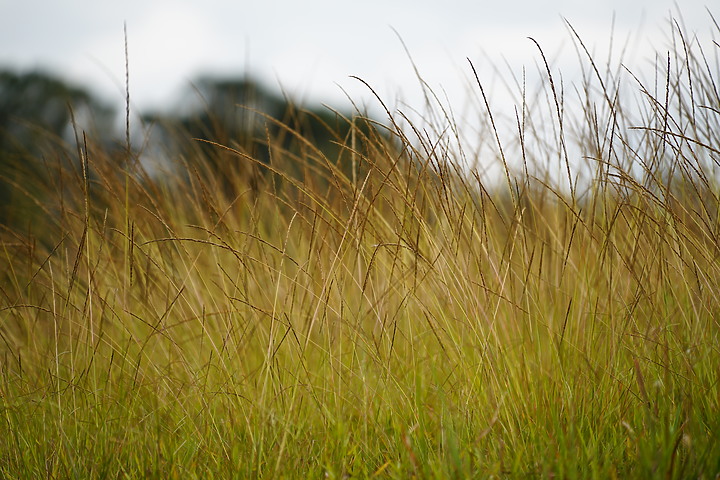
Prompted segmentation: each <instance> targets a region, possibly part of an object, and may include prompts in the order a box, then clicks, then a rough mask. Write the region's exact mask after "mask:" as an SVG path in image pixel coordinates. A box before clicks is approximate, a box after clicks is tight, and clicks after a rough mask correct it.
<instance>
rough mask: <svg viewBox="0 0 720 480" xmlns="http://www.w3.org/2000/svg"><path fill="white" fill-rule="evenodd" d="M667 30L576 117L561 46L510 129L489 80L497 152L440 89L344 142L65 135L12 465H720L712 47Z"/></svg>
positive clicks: (235, 469)
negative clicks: (257, 146) (113, 146)
mask: <svg viewBox="0 0 720 480" xmlns="http://www.w3.org/2000/svg"><path fill="white" fill-rule="evenodd" d="M672 34H673V35H674V37H673V38H676V39H678V44H677V48H676V50H675V51H674V52H671V54H670V55H669V56H668V57H667V58H666V59H664V60H663V57H662V55H664V54H659V58H660V60H662V61H659V62H658V63H657V70H656V78H657V79H659V82H657V81H656V83H655V85H653V86H652V88H651V87H650V86H646V85H645V84H643V83H642V82H641V80H639V79H637V78H634V77H633V76H632V74H630V73H629V72H628V71H626V70H623V69H620V68H616V69H612V68H610V66H609V65H608V67H607V68H600V67H598V66H597V65H596V64H595V63H594V60H593V59H592V58H591V57H589V56H587V57H585V58H586V59H585V62H586V63H585V64H583V65H584V68H586V73H587V76H585V79H584V83H583V84H581V85H580V86H579V87H577V88H575V90H574V92H573V93H574V95H576V96H577V100H578V102H577V103H578V104H579V105H580V107H579V108H577V109H575V110H573V109H571V108H570V107H569V105H570V104H571V103H572V102H571V99H570V98H566V97H565V94H564V93H563V92H564V91H565V90H566V89H565V88H561V87H562V85H561V84H560V82H559V80H558V79H557V78H554V77H553V72H552V69H551V68H550V67H549V66H547V63H543V62H542V60H544V55H543V54H542V50H541V51H540V53H541V56H540V58H541V62H540V65H541V69H545V68H546V73H547V75H546V81H545V82H544V83H543V84H542V85H540V86H539V92H540V94H539V95H532V96H531V95H528V94H527V92H525V91H521V92H520V96H521V98H522V105H518V108H517V110H516V117H515V118H511V119H510V121H509V124H508V125H509V126H510V128H507V129H506V128H505V127H504V125H505V124H504V123H503V121H504V120H503V119H502V118H501V117H500V116H499V115H497V114H494V113H493V111H492V110H491V109H490V108H489V106H488V103H489V102H487V99H484V96H485V90H484V89H483V85H482V82H481V81H480V80H479V78H478V80H477V85H478V88H477V93H478V101H479V103H478V112H479V113H480V114H481V115H483V117H482V118H483V122H485V126H486V134H487V135H488V136H487V139H486V142H487V143H488V144H489V145H490V147H491V148H490V151H491V152H492V153H491V154H487V153H485V154H483V155H484V156H483V157H482V158H481V157H479V156H478V157H473V156H472V154H471V153H469V152H471V151H472V149H470V148H467V149H463V148H461V147H462V146H463V144H462V140H461V139H460V137H459V136H455V135H454V132H455V131H459V130H460V129H461V128H462V125H458V123H457V120H455V119H454V117H453V116H452V114H451V113H450V111H449V109H447V108H446V107H445V106H444V105H442V104H441V103H439V102H437V103H436V104H432V105H431V106H432V107H433V108H434V109H435V110H434V111H433V112H431V113H429V114H428V115H427V118H432V119H433V122H434V123H429V124H424V123H423V121H415V122H412V121H410V120H409V119H408V117H406V116H404V115H403V114H402V113H401V112H398V113H395V112H390V111H388V114H389V117H388V121H387V122H386V125H381V124H378V123H376V122H373V121H371V120H369V119H363V118H362V117H361V116H356V117H354V118H352V119H346V120H347V125H348V129H347V130H346V131H347V132H349V133H348V134H347V135H346V136H345V137H343V138H337V139H336V140H337V143H338V144H339V147H340V148H338V149H337V151H334V153H333V155H334V156H331V157H328V156H327V154H326V153H325V152H323V151H322V150H320V149H318V148H313V144H312V142H310V141H308V140H306V139H305V138H304V137H303V136H302V134H301V133H300V132H298V131H297V130H295V129H294V128H293V127H291V126H290V125H286V128H284V129H283V131H282V135H283V141H282V142H275V139H274V138H271V137H269V138H266V139H265V141H267V143H268V151H269V152H270V161H269V162H265V161H261V160H258V159H255V158H253V157H252V156H250V155H248V154H246V153H244V152H243V151H241V150H234V149H233V148H232V147H231V146H222V145H218V144H213V143H212V142H197V143H195V149H194V150H188V151H186V152H184V153H182V154H177V156H176V157H175V158H174V164H173V165H174V166H173V168H168V169H167V170H165V171H164V172H162V173H159V172H155V174H153V175H150V174H148V173H147V172H145V171H144V170H143V168H144V166H143V164H142V163H138V162H135V163H133V162H127V163H125V162H120V163H119V162H118V159H117V158H113V157H112V156H110V155H108V154H106V153H105V152H104V151H103V149H102V148H99V147H95V146H93V144H92V140H91V139H86V140H85V141H82V140H80V141H79V147H78V148H77V149H72V148H68V149H67V150H66V151H64V150H62V149H60V148H58V150H56V151H55V156H54V157H53V156H52V155H48V156H46V157H45V159H44V162H43V165H44V169H45V170H44V178H43V179H41V180H42V181H41V180H40V179H32V181H33V182H37V184H40V185H43V186H44V188H45V189H46V191H45V193H44V195H46V196H53V197H43V198H53V199H54V200H53V201H52V202H45V201H44V200H43V201H42V202H40V201H39V200H38V202H36V203H37V204H38V206H39V208H40V209H41V211H42V214H41V215H39V216H38V218H36V219H35V220H34V223H33V227H32V228H31V229H30V231H29V232H26V231H9V230H6V231H4V232H3V233H2V264H3V268H1V269H0V272H2V273H0V276H1V280H0V295H1V298H2V303H1V304H0V305H2V306H1V307H0V319H2V322H1V323H0V336H1V338H2V342H1V345H2V347H0V348H1V353H2V355H1V356H0V358H1V360H0V361H1V362H2V363H1V366H2V370H1V372H2V373H1V375H0V379H1V380H2V383H1V384H0V405H1V406H2V409H1V411H2V419H3V421H2V423H1V425H2V426H1V427H0V434H1V435H2V437H3V438H4V439H5V441H3V442H0V472H1V474H2V475H3V476H5V477H8V478H26V477H33V478H34V477H40V476H44V477H53V478H54V477H62V478H66V477H91V478H109V477H123V478H144V477H148V478H214V477H217V478H228V477H231V478H232V477H234V478H247V477H264V478H278V477H279V478H283V477H299V478H318V477H325V478H355V477H357V478H369V477H385V478H408V477H413V476H414V477H419V478H486V477H491V476H501V477H504V476H531V477H535V476H542V477H555V476H557V477H562V478H609V477H610V478H612V477H616V478H628V477H635V478H659V477H663V478H685V477H703V478H711V477H714V476H715V475H716V474H717V473H718V472H720V461H719V460H718V459H720V445H719V444H718V432H719V431H720V429H719V428H718V427H719V426H720V425H718V422H719V420H718V418H720V417H719V416H718V411H719V402H720V390H719V387H718V359H719V356H718V345H719V344H720V343H719V342H718V331H719V330H718V322H717V318H719V317H720V311H719V306H720V301H719V299H718V292H717V285H718V282H719V280H720V269H719V268H720V267H719V264H718V260H717V259H718V247H719V245H718V238H719V237H718V198H719V197H718V195H719V189H718V175H717V167H718V156H719V155H720V142H719V141H718V135H719V134H720V133H719V132H720V128H718V127H720V121H718V120H719V118H720V96H719V95H718V91H717V87H716V84H715V81H716V80H715V79H716V78H718V73H719V72H718V64H717V62H716V61H715V59H716V56H715V55H716V52H717V50H716V49H717V43H714V44H710V45H709V46H704V47H703V46H702V45H701V44H700V43H698V40H697V39H695V38H693V39H690V38H686V37H685V36H683V32H682V31H681V30H680V29H679V28H676V29H674V30H673V32H672ZM574 40H575V42H576V45H577V46H578V51H580V52H582V51H583V49H584V45H583V44H582V41H581V40H580V38H579V37H575V39H574ZM703 48H709V49H712V53H711V52H710V51H709V50H703ZM471 67H472V65H471ZM471 70H472V71H474V67H472V68H471ZM601 70H602V71H605V72H606V73H600V72H601ZM429 93H432V92H429ZM430 98H435V97H432V95H431V96H430ZM630 99H631V100H632V101H633V103H628V100H630ZM486 106H487V108H486ZM513 129H514V133H513ZM288 137H290V138H292V139H294V140H293V142H295V143H291V144H288V141H287V138H288ZM288 145H290V146H288ZM208 146H212V147H213V148H212V149H208V148H207V147H208ZM484 151H485V152H487V151H488V150H484ZM208 152H210V153H208ZM213 152H214V153H213ZM208 155H217V158H212V159H208V158H206V157H207V156H208ZM478 155H479V154H478ZM68 157H70V158H74V161H73V162H67V161H61V160H62V159H66V158H68ZM75 157H77V158H75ZM54 158H56V159H57V161H56V162H55V161H53V159H54ZM232 162H235V163H232ZM488 162H494V163H497V164H498V165H502V169H501V172H502V173H501V175H500V176H499V179H495V178H490V177H488V176H487V175H485V174H483V173H482V169H481V167H482V166H483V165H484V164H487V163H488ZM248 165H252V166H253V168H256V169H257V170H258V171H259V172H261V173H260V174H259V175H258V176H254V177H251V176H249V175H248V174H247V168H245V166H248ZM461 165H470V166H473V165H474V167H467V168H466V167H462V166H461ZM238 166H243V167H242V168H240V167H238ZM126 169H127V170H126ZM287 172H293V173H292V174H289V173H287ZM297 172H303V174H302V175H299V174H298V173H297ZM28 181H30V180H28ZM126 188H127V198H129V199H130V201H129V202H126V200H125V199H126ZM28 193H29V192H28ZM29 195H31V196H32V194H30V193H29ZM38 198H39V197H38Z"/></svg>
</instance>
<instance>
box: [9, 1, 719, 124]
mask: <svg viewBox="0 0 720 480" xmlns="http://www.w3.org/2000/svg"><path fill="white" fill-rule="evenodd" d="M0 5H2V6H1V7H0V67H2V68H6V69H7V68H10V69H13V70H16V71H18V70H19V71H28V70H33V69H37V68H42V69H43V70H45V71H49V72H52V73H53V74H58V75H60V76H62V78H64V79H67V80H68V81H71V82H73V83H74V84H79V85H82V86H84V87H87V88H89V89H91V90H92V91H93V92H94V93H95V94H97V95H98V96H100V97H101V98H103V99H105V100H106V101H108V102H110V103H112V104H114V105H119V106H120V107H122V104H123V102H124V71H125V59H124V45H123V43H124V38H123V23H124V22H126V24H127V33H128V42H129V55H130V58H129V59H130V88H131V97H132V98H131V100H132V103H133V106H134V108H136V109H137V110H138V111H141V110H158V109H162V108H168V107H169V106H174V105H176V104H177V103H180V102H183V101H184V100H183V95H184V94H186V92H187V86H188V84H189V83H190V82H191V81H193V80H194V79H196V78H198V77H199V76H202V75H221V76H226V77H227V76H233V75H236V76H242V75H252V77H253V78H255V79H258V80H259V81H260V82H262V83H263V84H265V85H268V86H270V87H272V88H274V89H276V90H278V91H279V90H280V89H282V90H283V91H284V92H286V93H288V94H290V95H292V96H293V98H295V99H296V100H298V101H301V102H308V103H313V104H318V103H328V104H332V105H334V106H338V107H339V108H342V107H344V106H345V105H347V104H348V100H347V96H350V97H351V98H352V99H353V100H355V101H356V102H359V103H362V104H366V105H367V106H368V107H369V108H370V109H375V108H376V106H377V105H376V104H375V103H374V102H373V101H372V100H371V95H370V93H369V92H368V90H367V88H366V87H364V86H363V85H361V84H360V83H359V82H358V81H356V80H354V79H352V78H350V75H356V76H359V77H361V78H363V79H364V80H366V81H367V82H368V83H369V84H370V85H372V86H373V88H374V89H375V90H376V91H377V92H378V93H379V94H380V95H381V96H382V98H383V99H384V100H386V101H387V102H388V103H390V104H394V103H398V102H400V101H404V102H406V103H407V104H410V105H413V106H416V107H417V106H418V103H420V102H421V101H422V93H421V90H420V88H419V86H418V82H417V80H416V77H415V73H414V70H413V67H412V65H411V62H410V60H409V57H408V54H407V53H406V51H405V48H404V47H403V42H404V44H405V46H406V47H407V50H408V51H409V53H410V55H411V56H412V59H413V60H414V62H415V64H416V65H417V67H418V69H419V71H420V73H421V75H422V77H423V79H424V80H425V81H427V82H428V84H429V85H430V86H431V87H433V88H437V89H444V90H445V91H446V92H447V95H448V97H449V99H450V101H451V102H453V103H456V104H458V105H461V104H462V103H463V101H464V98H465V97H464V96H465V94H466V90H467V84H468V79H469V78H470V75H469V74H470V71H469V68H468V64H467V61H466V58H470V59H472V60H473V62H474V63H475V65H476V67H477V68H478V70H479V71H480V73H481V75H489V72H491V71H493V70H495V69H499V70H503V69H504V70H507V69H508V68H510V69H511V70H512V71H513V74H515V75H519V73H518V72H519V71H520V69H521V67H522V66H523V65H524V66H526V67H529V70H532V68H530V67H532V65H534V64H535V63H536V62H537V61H538V52H537V49H536V47H535V46H534V45H533V44H532V43H531V42H530V41H529V40H528V39H527V37H529V36H531V37H533V38H535V39H536V40H537V41H538V42H539V43H540V44H541V45H542V46H543V48H544V50H545V51H546V53H547V55H548V57H549V58H550V59H551V61H552V62H553V65H554V66H556V67H557V68H558V69H561V70H562V71H563V72H564V73H565V76H566V78H567V79H571V76H572V72H573V65H574V64H575V63H576V62H577V60H576V59H577V55H576V53H575V52H574V47H573V46H572V42H570V41H569V40H570V36H569V34H568V29H567V27H566V25H565V23H564V19H567V20H568V21H569V22H571V23H572V25H573V26H574V27H575V29H576V30H577V31H578V33H579V34H580V35H581V36H582V38H583V39H584V41H585V42H586V44H587V45H588V46H590V47H591V48H592V49H593V50H594V51H595V52H596V54H599V55H604V54H605V53H606V52H607V50H608V48H609V47H610V44H611V37H612V43H613V45H614V49H615V52H616V53H617V52H619V49H620V47H622V46H623V45H627V46H628V50H627V52H626V53H625V57H624V58H625V61H626V63H629V64H631V65H632V68H633V69H634V70H637V69H638V68H641V67H642V65H643V64H644V63H648V62H651V61H652V57H653V55H654V54H655V52H656V51H658V50H660V51H662V49H663V45H666V44H668V42H669V40H670V39H669V38H668V32H669V31H670V30H671V29H669V28H668V27H667V22H668V21H669V18H670V16H671V15H673V16H674V17H675V18H677V19H679V20H681V21H682V22H683V23H684V25H685V28H686V31H689V32H692V33H698V34H709V32H710V31H711V29H712V20H711V18H710V15H709V14H708V11H707V7H709V8H711V9H712V5H708V3H707V2H706V1H704V0H683V1H682V2H680V3H676V2H672V1H669V0H611V1H610V0H597V1H593V2H589V1H577V0H572V1H571V0H553V1H542V2H538V1H535V0H525V1H517V0H505V1H493V2H488V1H467V0H447V1H438V0H413V1H392V0H390V1H388V0H365V1H363V2H350V1H344V0H306V1H302V2H296V1H287V0H283V1H280V0H267V1H265V0H264V1H229V0H203V1H191V0H182V1H179V0H172V1H170V0H160V1H153V2H148V1H145V0H126V1H123V2H97V1H89V0H75V1H67V0H66V1H49V0H23V1H9V0H2V2H0Z"/></svg>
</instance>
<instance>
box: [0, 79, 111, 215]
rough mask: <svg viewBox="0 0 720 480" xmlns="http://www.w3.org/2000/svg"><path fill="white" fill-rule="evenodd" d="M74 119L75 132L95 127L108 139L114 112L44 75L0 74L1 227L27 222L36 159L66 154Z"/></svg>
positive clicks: (35, 191) (37, 178)
mask: <svg viewBox="0 0 720 480" xmlns="http://www.w3.org/2000/svg"><path fill="white" fill-rule="evenodd" d="M73 117H74V119H75V123H76V125H78V129H79V130H80V131H81V130H83V129H89V128H91V127H94V129H95V130H96V131H98V132H102V136H103V137H104V138H105V139H109V138H111V135H112V122H113V120H114V112H113V110H112V109H111V108H109V107H107V106H105V105H103V104H102V103H101V102H100V101H98V100H97V99H96V98H94V97H93V96H92V95H91V94H90V93H89V92H88V91H87V90H84V89H83V88H80V87H76V86H71V85H69V84H67V83H65V82H64V81H62V80H60V79H59V78H57V77H55V76H53V75H51V74H48V73H45V72H40V71H34V72H28V73H17V72H12V71H8V70H3V71H0V224H2V225H6V226H7V225H11V224H17V223H18V222H19V221H22V220H26V219H28V218H29V217H28V215H27V214H28V209H31V210H32V209H33V203H34V202H33V201H32V200H31V199H30V198H29V196H28V194H30V195H33V196H38V195H40V193H39V192H40V189H39V188H38V183H40V182H41V175H40V171H39V166H40V165H41V162H40V161H39V160H40V159H41V157H42V156H43V155H44V154H47V153H48V152H50V151H52V152H53V155H62V153H65V152H67V151H68V149H67V148H66V147H67V145H68V143H70V144H72V143H73V142H74V136H75V135H74V132H73ZM58 146H62V147H63V148H60V149H58V148H57V147H58ZM48 147H51V148H53V150H48ZM36 199H37V198H36Z"/></svg>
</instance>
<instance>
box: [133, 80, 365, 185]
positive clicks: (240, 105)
mask: <svg viewBox="0 0 720 480" xmlns="http://www.w3.org/2000/svg"><path fill="white" fill-rule="evenodd" d="M193 89H194V95H193V94H192V93H193V92H190V93H188V94H186V95H184V99H185V101H184V102H182V103H181V105H182V107H181V109H178V110H176V111H173V112H170V113H165V114H158V113H149V114H146V115H144V117H143V118H144V120H145V121H146V122H149V123H153V124H155V125H156V126H159V131H156V133H155V134H156V135H158V136H159V140H158V141H159V142H160V143H162V144H163V145H173V146H175V147H179V148H180V149H181V151H182V152H185V153H187V152H189V151H195V152H196V153H197V152H198V150H197V149H199V152H201V153H202V154H201V155H192V154H191V155H186V159H188V160H193V159H195V160H197V159H198V158H202V161H203V162H210V164H211V165H210V166H211V168H213V169H214V170H217V171H219V172H221V173H226V174H229V173H234V174H236V173H240V176H244V177H245V178H248V179H249V180H250V183H251V185H254V186H255V187H256V186H257V181H258V177H259V176H262V175H263V173H265V172H263V170H265V169H262V168H259V165H262V164H265V165H270V164H271V163H272V164H274V165H275V166H278V158H277V157H278V156H279V155H283V156H285V157H293V158H294V160H295V161H294V162H291V161H289V160H288V159H287V158H285V159H284V161H283V162H282V169H283V172H284V173H286V174H289V175H292V176H294V177H296V178H299V179H301V180H303V181H310V180H311V179H310V178H308V175H309V172H310V171H313V172H314V173H315V175H314V176H315V177H316V178H313V179H312V180H313V181H320V182H323V181H327V178H322V175H320V176H318V175H317V171H318V170H317V168H314V167H318V168H319V169H320V170H322V169H323V168H324V169H325V172H326V173H327V174H328V175H330V174H329V173H328V172H327V167H328V164H330V163H332V164H333V165H335V166H337V167H338V168H340V170H341V171H343V172H344V174H346V175H347V177H348V178H352V171H351V170H352V165H351V161H350V160H349V158H350V154H349V152H344V150H346V149H345V148H344V147H343V146H342V145H345V144H349V138H350V134H351V129H352V128H353V127H352V126H351V122H350V121H348V119H351V118H353V115H352V114H350V113H348V114H345V113H343V114H339V113H336V112H333V111H331V110H330V109H328V108H299V107H298V106H297V105H295V104H294V103H293V102H292V101H291V100H289V99H287V98H283V97H281V96H279V95H277V94H275V93H273V92H271V91H269V90H267V89H266V88H264V87H263V86H262V85H260V84H259V83H258V82H255V81H253V80H252V79H247V78H213V77H202V78H200V79H199V80H198V81H196V82H194V83H193ZM368 125H369V122H358V124H357V125H356V126H355V127H354V128H356V129H358V131H362V132H364V134H367V133H368V132H369V130H370V127H369V126H368ZM156 130H157V129H156ZM182 137H184V138H186V139H191V138H195V139H204V140H209V141H212V142H215V143H218V144H221V145H225V146H229V147H231V148H233V149H236V150H238V151H241V152H243V153H244V154H245V155H247V156H249V157H252V158H253V159H256V160H257V161H258V163H253V162H243V161H242V160H241V159H238V158H237V156H235V155H233V154H231V153H228V152H223V151H222V150H221V149H219V148H218V147H216V146H212V145H209V144H202V143H201V144H199V145H198V144H197V142H196V144H195V145H191V144H187V143H185V144H184V145H183V142H182V140H181V138H182ZM176 153H177V152H176ZM343 153H344V155H343ZM308 167H310V168H308ZM355 173H357V172H355ZM226 176H227V177H231V176H232V175H226ZM226 187H227V185H226Z"/></svg>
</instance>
